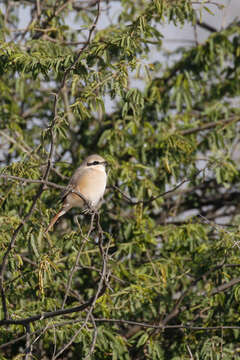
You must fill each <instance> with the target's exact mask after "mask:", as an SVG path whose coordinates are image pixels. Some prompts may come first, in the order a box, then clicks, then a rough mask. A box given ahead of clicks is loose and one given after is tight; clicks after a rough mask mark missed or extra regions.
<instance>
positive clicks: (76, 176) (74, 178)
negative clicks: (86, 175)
mask: <svg viewBox="0 0 240 360" xmlns="http://www.w3.org/2000/svg"><path fill="white" fill-rule="evenodd" d="M83 170H84V169H83V168H81V167H79V168H77V170H76V171H75V172H74V174H73V176H72V177H71V179H70V180H69V183H68V185H67V186H66V188H65V189H64V190H63V191H62V193H61V195H60V198H61V201H64V200H65V198H66V197H67V196H68V194H69V193H70V192H71V191H72V190H74V189H75V190H76V185H77V183H78V179H79V178H80V177H81V176H82V173H83Z"/></svg>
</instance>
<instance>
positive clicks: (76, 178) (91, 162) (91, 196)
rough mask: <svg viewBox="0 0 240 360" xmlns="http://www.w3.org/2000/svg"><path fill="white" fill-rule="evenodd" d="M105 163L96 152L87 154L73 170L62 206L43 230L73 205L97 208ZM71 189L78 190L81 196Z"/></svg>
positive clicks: (103, 186)
mask: <svg viewBox="0 0 240 360" xmlns="http://www.w3.org/2000/svg"><path fill="white" fill-rule="evenodd" d="M106 165H107V162H106V161H105V160H104V159H103V158H102V157H101V156H99V155H96V154H94V155H90V156H88V157H87V158H86V159H85V160H84V161H83V163H82V165H81V166H80V167H79V168H77V170H76V171H75V172H74V174H73V176H72V177H71V179H70V181H69V184H68V186H67V187H66V190H64V192H63V194H62V201H63V206H62V208H61V210H60V211H59V212H58V213H57V214H56V215H55V216H54V218H53V219H52V220H51V222H50V224H49V225H48V227H47V229H46V230H45V232H48V231H49V230H50V229H51V228H52V227H53V225H54V224H55V222H56V221H57V220H58V219H59V218H60V217H61V216H62V215H64V214H65V213H66V212H67V211H68V210H70V209H71V208H73V207H80V208H84V207H86V208H87V207H89V206H90V207H91V208H93V209H96V208H97V205H98V204H99V201H100V200H101V198H102V197H103V194H104V191H105V188H106V183H107V174H106ZM71 191H78V192H79V193H80V194H81V195H83V197H82V198H81V197H80V196H79V195H77V194H76V193H73V192H71Z"/></svg>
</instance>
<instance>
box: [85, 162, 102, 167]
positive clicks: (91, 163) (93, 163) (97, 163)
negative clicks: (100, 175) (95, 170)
mask: <svg viewBox="0 0 240 360" xmlns="http://www.w3.org/2000/svg"><path fill="white" fill-rule="evenodd" d="M99 164H101V163H100V162H99V161H93V162H90V163H87V166H92V165H99Z"/></svg>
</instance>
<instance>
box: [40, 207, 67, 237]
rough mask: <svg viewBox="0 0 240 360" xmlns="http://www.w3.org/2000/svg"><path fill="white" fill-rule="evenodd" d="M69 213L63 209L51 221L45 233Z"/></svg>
mask: <svg viewBox="0 0 240 360" xmlns="http://www.w3.org/2000/svg"><path fill="white" fill-rule="evenodd" d="M66 212H67V211H66V210H64V209H61V210H60V211H59V212H58V213H57V214H56V215H55V216H54V218H52V220H51V221H50V224H49V225H48V227H47V228H46V230H45V231H44V232H45V233H47V232H48V231H49V230H50V229H51V228H52V227H53V225H54V224H55V222H56V221H57V220H58V219H59V218H60V217H61V216H63V215H64V214H65V213H66Z"/></svg>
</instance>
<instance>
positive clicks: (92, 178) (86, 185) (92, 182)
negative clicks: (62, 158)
mask: <svg viewBox="0 0 240 360" xmlns="http://www.w3.org/2000/svg"><path fill="white" fill-rule="evenodd" d="M106 182H107V175H106V172H105V171H102V170H98V169H86V170H85V171H84V172H83V173H82V175H81V177H80V179H79V181H78V185H77V188H76V190H77V191H79V192H80V193H81V194H83V196H84V197H85V198H86V199H88V201H90V203H91V205H92V206H93V207H95V206H97V204H98V203H99V201H100V199H101V198H102V197H103V194H104V191H105V188H106Z"/></svg>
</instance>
